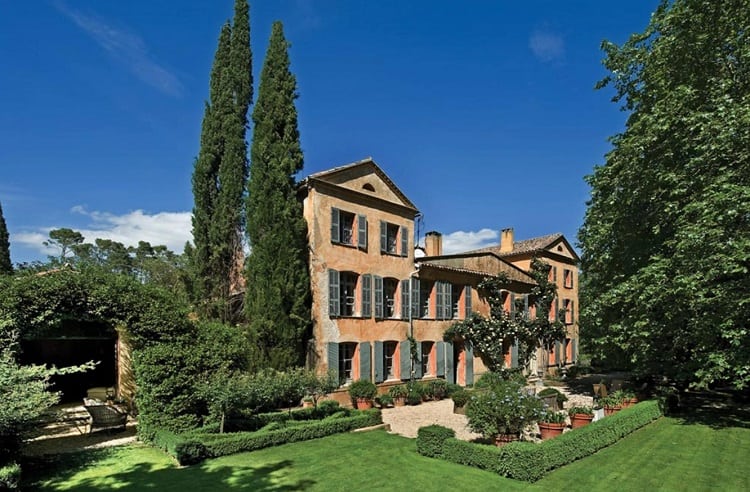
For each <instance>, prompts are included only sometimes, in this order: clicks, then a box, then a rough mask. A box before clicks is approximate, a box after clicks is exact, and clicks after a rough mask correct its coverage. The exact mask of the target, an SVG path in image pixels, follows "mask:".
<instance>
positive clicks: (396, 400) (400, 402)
mask: <svg viewBox="0 0 750 492" xmlns="http://www.w3.org/2000/svg"><path fill="white" fill-rule="evenodd" d="M404 405H406V397H405V396H395V397H393V406H394V407H403V406H404Z"/></svg>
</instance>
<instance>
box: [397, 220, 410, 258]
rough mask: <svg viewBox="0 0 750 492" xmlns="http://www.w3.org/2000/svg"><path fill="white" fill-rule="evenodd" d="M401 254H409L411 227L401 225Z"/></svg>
mask: <svg viewBox="0 0 750 492" xmlns="http://www.w3.org/2000/svg"><path fill="white" fill-rule="evenodd" d="M399 232H400V233H401V234H400V235H401V256H409V228H408V227H403V226H402V227H401V231H399Z"/></svg>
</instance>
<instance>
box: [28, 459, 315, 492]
mask: <svg viewBox="0 0 750 492" xmlns="http://www.w3.org/2000/svg"><path fill="white" fill-rule="evenodd" d="M109 451H110V450H94V451H87V452H82V453H66V454H61V455H55V456H49V455H47V456H42V457H33V458H28V459H27V460H26V461H25V462H24V474H25V475H26V476H29V477H35V476H38V475H37V473H36V472H38V471H40V470H43V471H44V475H45V478H44V479H41V480H37V481H36V482H35V483H30V484H28V485H29V486H30V488H29V490H47V489H49V488H53V487H54V488H57V487H59V486H64V488H65V489H72V490H82V491H96V490H118V491H123V490H124V491H130V490H134V491H135V490H144V489H153V490H159V491H162V490H163V491H169V490H179V491H181V492H184V491H187V490H253V491H267V492H272V491H273V492H285V491H292V490H305V489H309V488H310V487H311V486H313V485H314V484H315V481H313V480H308V479H306V480H298V481H296V482H289V481H288V480H287V481H286V483H276V482H277V481H282V480H283V470H284V469H286V468H290V467H291V466H292V465H293V462H292V461H290V460H284V461H278V462H276V463H267V464H264V465H260V466H256V467H253V466H251V465H249V464H248V465H244V464H243V465H217V464H215V463H214V462H212V461H208V462H204V463H202V464H200V465H195V466H191V467H181V468H178V467H175V466H173V467H169V468H162V467H160V465H155V464H152V463H137V464H134V465H133V466H130V467H128V468H126V469H124V470H122V471H117V472H114V473H111V474H107V475H101V476H96V477H80V478H79V477H75V475H76V474H77V473H80V472H83V471H84V470H86V468H89V467H91V466H96V464H97V463H98V462H100V461H101V460H103V459H105V458H106V457H107V456H108V452H109ZM50 470H52V471H53V473H52V474H50ZM279 472H282V473H279ZM42 481H48V482H50V485H51V487H42V486H41V484H42V483H43V482H42Z"/></svg>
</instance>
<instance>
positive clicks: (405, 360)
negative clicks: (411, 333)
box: [399, 340, 411, 380]
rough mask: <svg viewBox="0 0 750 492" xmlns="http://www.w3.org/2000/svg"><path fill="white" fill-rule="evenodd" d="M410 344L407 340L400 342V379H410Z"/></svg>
mask: <svg viewBox="0 0 750 492" xmlns="http://www.w3.org/2000/svg"><path fill="white" fill-rule="evenodd" d="M410 347H411V344H410V343H409V340H404V341H403V342H401V348H400V349H399V352H400V355H399V358H400V359H401V379H402V380H406V379H411V350H410Z"/></svg>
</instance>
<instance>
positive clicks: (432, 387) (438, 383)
mask: <svg viewBox="0 0 750 492" xmlns="http://www.w3.org/2000/svg"><path fill="white" fill-rule="evenodd" d="M427 392H428V393H429V394H430V397H432V398H434V399H436V400H442V399H443V398H445V397H446V395H447V394H448V382H447V381H445V379H435V380H434V381H430V382H428V383H427Z"/></svg>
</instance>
